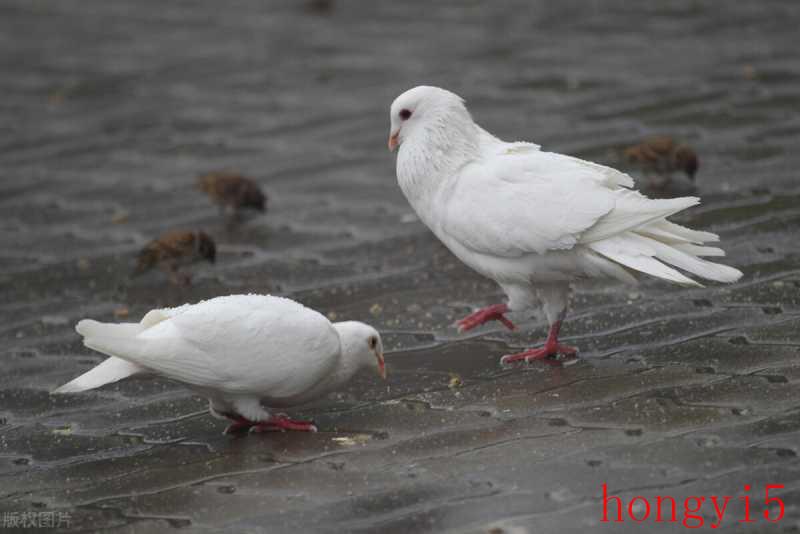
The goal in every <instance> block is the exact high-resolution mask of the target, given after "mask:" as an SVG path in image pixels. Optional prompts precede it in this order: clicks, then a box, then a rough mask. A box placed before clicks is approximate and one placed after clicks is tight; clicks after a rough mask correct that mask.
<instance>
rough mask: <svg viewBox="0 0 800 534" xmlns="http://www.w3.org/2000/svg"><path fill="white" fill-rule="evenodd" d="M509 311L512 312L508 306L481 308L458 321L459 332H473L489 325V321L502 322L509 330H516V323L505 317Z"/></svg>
mask: <svg viewBox="0 0 800 534" xmlns="http://www.w3.org/2000/svg"><path fill="white" fill-rule="evenodd" d="M509 311H511V310H509V309H508V306H507V305H506V304H495V305H493V306H488V307H486V308H481V309H480V310H478V311H476V312H475V313H471V314H469V315H467V316H466V317H464V318H463V319H461V320H460V321H458V323H456V324H457V325H458V331H459V332H466V331H467V330H472V329H473V328H475V327H476V326H480V325H482V324H483V323H488V322H489V321H500V322H501V323H503V324H504V325H505V327H506V328H508V329H509V330H515V329H516V328H517V327H516V326H514V323H512V322H511V321H509V320H508V319H507V318H506V317H505V316H504V315H503V314H504V313H508V312H509Z"/></svg>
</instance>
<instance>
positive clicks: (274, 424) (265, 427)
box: [250, 414, 317, 432]
mask: <svg viewBox="0 0 800 534" xmlns="http://www.w3.org/2000/svg"><path fill="white" fill-rule="evenodd" d="M287 430H296V431H298V432H317V426H316V425H315V424H314V422H313V421H296V420H294V419H289V417H288V416H286V415H284V414H279V415H276V416H273V417H270V418H269V419H267V420H266V421H260V422H258V423H256V424H254V425H253V426H252V428H250V432H285V431H287Z"/></svg>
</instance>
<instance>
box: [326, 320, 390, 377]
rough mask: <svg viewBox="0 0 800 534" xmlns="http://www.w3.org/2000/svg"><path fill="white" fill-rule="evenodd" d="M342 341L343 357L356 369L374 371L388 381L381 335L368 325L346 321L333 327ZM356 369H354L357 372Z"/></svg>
mask: <svg viewBox="0 0 800 534" xmlns="http://www.w3.org/2000/svg"><path fill="white" fill-rule="evenodd" d="M333 326H334V327H335V328H336V330H337V331H338V332H339V338H340V339H341V341H342V357H343V358H346V359H347V360H348V361H347V363H352V364H355V367H358V368H360V367H366V368H369V369H374V370H375V372H376V373H378V374H379V375H381V377H382V378H383V379H386V362H385V361H384V359H383V342H382V341H381V335H380V334H379V333H378V331H377V330H375V329H374V328H373V327H371V326H370V325H368V324H365V323H360V322H358V321H344V322H340V323H334V325H333ZM355 370H356V369H354V371H355Z"/></svg>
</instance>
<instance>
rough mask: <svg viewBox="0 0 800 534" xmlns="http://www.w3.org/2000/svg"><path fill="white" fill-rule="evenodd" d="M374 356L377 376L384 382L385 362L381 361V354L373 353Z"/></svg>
mask: <svg viewBox="0 0 800 534" xmlns="http://www.w3.org/2000/svg"><path fill="white" fill-rule="evenodd" d="M375 356H376V357H377V358H378V374H379V375H381V378H383V379H384V380H386V360H384V359H383V354H382V353H377V352H376V353H375Z"/></svg>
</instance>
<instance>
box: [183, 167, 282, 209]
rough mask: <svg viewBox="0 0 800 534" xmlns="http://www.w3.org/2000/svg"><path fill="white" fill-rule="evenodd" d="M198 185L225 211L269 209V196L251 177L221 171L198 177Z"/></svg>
mask: <svg viewBox="0 0 800 534" xmlns="http://www.w3.org/2000/svg"><path fill="white" fill-rule="evenodd" d="M197 185H198V187H199V188H200V190H201V191H203V192H205V193H206V194H207V195H208V196H209V197H210V198H211V201H212V202H214V204H216V205H218V206H219V207H220V209H221V210H222V211H223V212H227V213H230V214H233V215H238V214H239V213H240V212H241V210H243V209H248V208H249V209H254V210H258V211H260V212H262V213H263V212H265V211H266V210H267V196H266V195H265V194H264V193H263V192H262V191H261V188H260V187H259V186H258V184H257V183H255V182H254V181H253V180H251V179H250V178H246V177H244V176H242V175H241V174H237V173H234V172H227V171H220V172H212V173H208V174H204V175H202V176H200V177H198V178H197Z"/></svg>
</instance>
